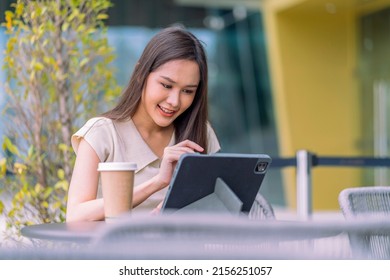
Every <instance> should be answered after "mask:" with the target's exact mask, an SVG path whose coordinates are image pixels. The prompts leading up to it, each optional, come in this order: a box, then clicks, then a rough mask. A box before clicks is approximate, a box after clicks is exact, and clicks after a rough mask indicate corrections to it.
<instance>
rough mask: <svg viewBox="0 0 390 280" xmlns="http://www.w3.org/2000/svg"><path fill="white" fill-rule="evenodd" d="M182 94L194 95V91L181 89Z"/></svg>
mask: <svg viewBox="0 0 390 280" xmlns="http://www.w3.org/2000/svg"><path fill="white" fill-rule="evenodd" d="M183 92H184V93H186V94H192V93H194V91H193V90H191V89H183Z"/></svg>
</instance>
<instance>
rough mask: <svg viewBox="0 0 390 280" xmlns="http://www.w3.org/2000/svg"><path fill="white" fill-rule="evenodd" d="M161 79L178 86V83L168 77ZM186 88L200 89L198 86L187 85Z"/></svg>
mask: <svg viewBox="0 0 390 280" xmlns="http://www.w3.org/2000/svg"><path fill="white" fill-rule="evenodd" d="M160 77H161V78H163V79H165V80H167V81H168V82H170V83H172V84H176V82H175V81H174V80H172V79H171V78H169V77H167V76H160ZM185 87H198V85H186V86H185Z"/></svg>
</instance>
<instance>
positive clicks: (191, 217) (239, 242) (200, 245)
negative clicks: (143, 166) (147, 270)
mask: <svg viewBox="0 0 390 280" xmlns="http://www.w3.org/2000/svg"><path fill="white" fill-rule="evenodd" d="M340 233H342V231H341V230H340V229H339V228H337V227H331V226H327V225H320V224H310V223H303V222H292V221H278V220H269V221H264V222H262V223H259V222H257V221H255V220H250V219H248V218H247V217H246V216H234V215H220V214H212V213H188V212H187V213H181V214H177V213H172V214H164V215H156V216H150V215H146V216H138V215H133V216H132V215H130V216H128V217H124V218H123V219H122V220H118V221H117V222H115V223H112V224H107V227H105V228H102V229H101V230H100V231H99V232H98V234H97V236H96V239H94V240H93V242H92V244H91V247H90V248H92V249H93V250H94V251H95V252H104V253H105V254H106V255H109V256H115V257H117V258H120V259H121V258H140V259H150V258H151V259H160V258H164V259H187V258H189V259H252V258H255V259H264V258H271V259H272V258H276V259H280V258H282V259H295V258H299V259H312V258H323V257H324V256H325V257H326V255H327V253H328V252H323V250H314V251H313V249H316V247H315V246H311V244H312V243H311V242H310V241H312V240H314V239H323V238H324V237H325V238H328V237H334V236H338V235H340ZM313 245H314V244H313ZM328 247H329V248H330V249H332V250H333V252H332V256H334V257H336V258H337V257H341V258H343V257H345V254H343V252H341V251H340V252H339V247H338V246H328ZM338 253H339V254H338ZM329 254H330V252H329Z"/></svg>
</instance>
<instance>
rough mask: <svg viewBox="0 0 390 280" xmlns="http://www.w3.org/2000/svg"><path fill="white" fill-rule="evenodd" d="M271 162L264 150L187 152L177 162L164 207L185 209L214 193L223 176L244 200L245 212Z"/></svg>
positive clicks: (163, 208)
mask: <svg viewBox="0 0 390 280" xmlns="http://www.w3.org/2000/svg"><path fill="white" fill-rule="evenodd" d="M270 163H271V158H270V157H269V156H268V155H264V154H229V153H217V154H212V155H202V154H185V155H183V156H182V157H181V158H180V160H179V162H178V164H177V166H176V169H175V171H174V174H173V178H172V181H171V184H170V186H169V189H168V193H167V196H166V197H165V200H164V203H163V206H162V211H165V210H169V211H172V210H175V209H181V208H183V207H185V206H187V205H189V204H191V203H193V202H195V201H197V200H199V199H202V198H204V197H205V196H207V195H210V194H212V193H213V192H214V187H215V184H216V180H217V178H220V179H222V180H223V181H224V182H225V183H226V184H227V185H228V186H229V187H230V189H231V190H232V191H233V192H234V193H235V195H236V196H237V197H238V198H239V199H240V200H241V201H242V203H243V204H242V212H246V213H248V212H249V211H250V209H251V207H252V204H253V202H254V200H255V197H256V194H257V193H258V191H259V189H260V186H261V183H262V182H263V179H264V176H265V174H266V172H267V169H268V166H269V165H270Z"/></svg>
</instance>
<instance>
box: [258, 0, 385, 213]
mask: <svg viewBox="0 0 390 280" xmlns="http://www.w3.org/2000/svg"><path fill="white" fill-rule="evenodd" d="M329 2H330V1H325V0H324V1H322V0H315V1H313V0H265V1H263V12H264V18H265V26H266V34H267V36H268V38H267V40H268V50H269V61H270V71H271V77H272V84H273V92H274V104H275V110H276V118H277V126H278V134H279V137H278V138H279V141H280V151H281V156H293V155H295V153H296V151H297V150H299V149H306V150H310V151H312V152H314V153H316V154H317V155H319V156H326V155H328V156H329V155H335V156H338V155H339V156H359V155H362V151H361V150H360V149H359V141H360V140H361V138H362V131H361V125H360V122H359V119H360V115H361V112H360V109H361V104H360V102H361V98H360V95H359V92H358V81H357V78H356V76H355V71H356V58H357V43H358V39H357V36H358V26H357V20H358V16H359V15H361V14H363V13H364V12H367V11H370V10H373V9H377V8H379V7H383V6H385V2H387V3H389V2H390V1H374V2H375V3H376V4H375V5H376V6H375V7H374V5H366V4H365V5H357V4H355V3H357V2H356V1H352V0H350V1H348V0H333V1H331V3H333V4H330V3H329ZM379 2H380V3H379ZM378 3H379V4H378ZM361 174H362V170H361V169H357V168H330V167H317V168H315V169H314V172H313V206H314V209H317V210H318V209H338V208H339V205H338V201H337V196H338V194H339V192H340V191H341V190H342V189H343V188H346V187H351V186H359V185H360V184H361V177H362V176H361ZM285 186H286V197H287V202H288V205H289V206H290V207H295V206H296V205H295V202H296V201H295V199H296V195H295V172H294V171H293V170H290V171H287V172H286V174H285Z"/></svg>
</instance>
